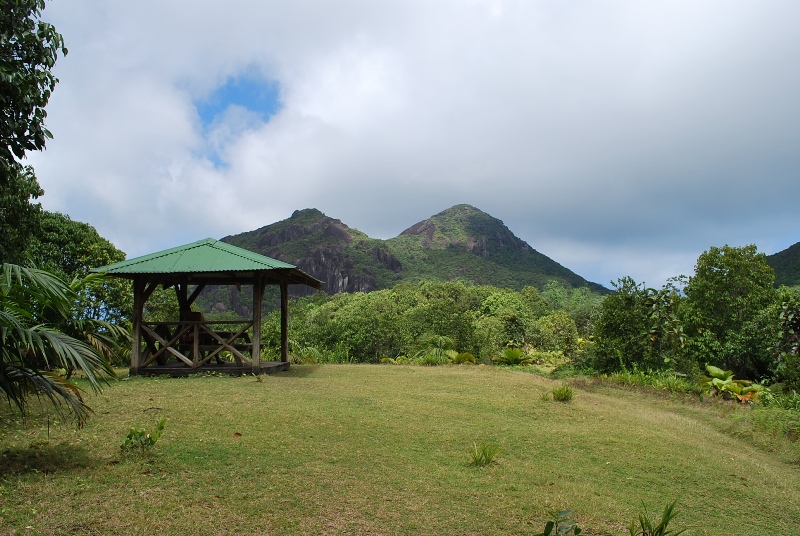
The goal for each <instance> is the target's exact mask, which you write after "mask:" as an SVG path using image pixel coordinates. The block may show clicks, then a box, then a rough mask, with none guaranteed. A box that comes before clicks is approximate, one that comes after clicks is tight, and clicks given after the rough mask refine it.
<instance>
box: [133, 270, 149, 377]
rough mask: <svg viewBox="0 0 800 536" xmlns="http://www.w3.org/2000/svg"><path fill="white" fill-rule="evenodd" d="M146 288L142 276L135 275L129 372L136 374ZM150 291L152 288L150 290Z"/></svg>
mask: <svg viewBox="0 0 800 536" xmlns="http://www.w3.org/2000/svg"><path fill="white" fill-rule="evenodd" d="M146 292H147V289H146V288H145V280H144V278H143V277H137V278H135V279H134V280H133V333H132V335H133V337H132V338H133V347H132V348H131V371H130V373H131V374H138V372H139V365H140V364H141V362H142V360H141V355H140V354H141V351H142V311H143V310H144V302H146V301H147V297H146V296H145V294H146ZM150 292H152V290H151V291H150Z"/></svg>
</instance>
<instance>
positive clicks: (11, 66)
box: [0, 0, 67, 263]
mask: <svg viewBox="0 0 800 536" xmlns="http://www.w3.org/2000/svg"><path fill="white" fill-rule="evenodd" d="M44 5H45V3H44V0H2V1H0V263H7V262H19V261H21V260H22V259H21V254H22V252H23V250H24V249H25V246H26V244H27V241H28V239H29V238H30V236H31V235H32V234H33V233H34V232H35V230H36V216H37V213H38V211H39V210H40V208H39V205H38V204H33V203H31V200H35V199H37V198H38V197H39V196H41V195H42V194H43V193H44V192H43V191H42V189H41V187H40V186H39V183H38V182H37V180H36V175H35V174H34V172H33V169H32V168H31V167H29V166H26V167H23V166H22V164H21V163H20V161H21V160H22V158H24V157H25V153H27V152H28V151H39V150H42V149H44V146H45V141H46V140H47V139H48V138H52V135H51V134H50V132H49V131H48V130H47V129H46V128H45V126H44V120H45V118H46V117H47V113H46V112H45V110H44V108H45V106H46V105H47V101H48V100H49V99H50V94H51V93H52V91H53V89H54V88H55V85H56V82H58V80H57V79H56V77H55V76H53V73H52V69H53V66H54V65H55V62H56V59H57V58H58V54H59V53H62V54H66V53H67V49H66V48H65V47H64V39H63V38H62V37H61V35H60V34H59V33H58V32H56V31H55V28H54V27H53V26H52V25H50V24H48V23H46V22H43V21H41V20H40V15H41V12H42V10H43V9H44Z"/></svg>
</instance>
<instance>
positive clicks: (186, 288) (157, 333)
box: [92, 238, 322, 376]
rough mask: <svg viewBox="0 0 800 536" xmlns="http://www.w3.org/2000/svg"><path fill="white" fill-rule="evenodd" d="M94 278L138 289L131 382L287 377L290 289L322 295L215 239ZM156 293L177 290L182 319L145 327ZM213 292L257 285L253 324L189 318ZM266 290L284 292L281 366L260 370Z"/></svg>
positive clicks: (288, 268)
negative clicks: (218, 375)
mask: <svg viewBox="0 0 800 536" xmlns="http://www.w3.org/2000/svg"><path fill="white" fill-rule="evenodd" d="M92 272H103V273H106V274H108V275H109V276H112V277H121V278H125V279H130V280H132V281H133V333H132V335H133V347H132V351H131V368H130V373H131V375H137V374H170V375H173V376H181V375H187V374H192V373H195V372H201V371H204V370H221V371H225V372H228V373H231V374H241V373H251V372H252V373H253V374H261V373H269V372H274V371H278V370H286V369H288V368H289V346H288V337H287V329H288V328H287V325H288V316H287V302H288V299H289V290H288V289H289V285H296V284H299V285H308V286H310V287H313V288H316V289H319V288H321V287H322V282H321V281H318V280H317V279H314V278H313V277H311V276H310V275H308V274H306V273H305V272H303V271H302V270H299V269H298V268H296V267H295V266H293V265H291V264H287V263H285V262H281V261H278V260H275V259H271V258H269V257H265V256H263V255H259V254H257V253H253V252H251V251H247V250H246V249H242V248H239V247H236V246H232V245H231V244H227V243H225V242H220V241H219V240H214V239H213V238H207V239H205V240H200V241H198V242H193V243H191V244H186V245H185V246H179V247H175V248H172V249H166V250H164V251H159V252H157V253H151V254H149V255H144V256H142V257H136V258H134V259H130V260H126V261H122V262H118V263H115V264H110V265H108V266H103V267H101V268H95V269H93V270H92ZM159 285H161V286H162V287H163V288H164V289H167V288H170V287H172V288H174V289H175V295H176V298H177V300H178V306H179V308H180V311H181V317H180V319H175V320H173V321H169V322H145V321H144V318H143V310H144V305H145V303H146V302H147V299H148V298H149V297H150V296H151V295H152V293H153V291H154V290H156V288H157V287H158V286H159ZM208 285H235V286H236V287H237V288H239V289H241V286H242V285H252V287H253V308H252V309H253V315H252V316H253V317H252V318H251V319H249V320H248V319H243V320H226V321H222V320H205V319H204V318H203V315H202V314H200V313H196V312H190V311H191V305H192V303H194V301H195V300H196V299H197V297H198V296H199V295H200V293H201V292H202V291H203V289H204V288H206V286H208ZM267 285H279V286H280V296H281V299H280V301H281V360H280V361H277V362H261V306H262V302H263V298H264V289H265V288H266V286H267ZM190 291H191V293H190ZM251 328H252V339H251V336H250V331H251ZM222 352H227V353H228V354H229V355H230V356H231V357H232V358H233V362H230V361H222V360H221V359H220V358H221V357H222ZM173 358H174V360H173Z"/></svg>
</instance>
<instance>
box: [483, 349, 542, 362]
mask: <svg viewBox="0 0 800 536" xmlns="http://www.w3.org/2000/svg"><path fill="white" fill-rule="evenodd" d="M492 361H494V362H495V363H497V364H499V365H530V364H531V363H532V362H533V359H532V358H531V356H529V355H525V353H524V352H523V351H522V350H520V349H519V348H506V349H505V350H503V352H502V353H501V354H500V355H498V356H495V357H493V358H492Z"/></svg>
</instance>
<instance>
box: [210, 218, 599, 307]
mask: <svg viewBox="0 0 800 536" xmlns="http://www.w3.org/2000/svg"><path fill="white" fill-rule="evenodd" d="M222 240H223V241H224V242H228V243H230V244H233V245H236V246H239V247H242V248H245V249H248V250H250V251H254V252H256V253H260V254H262V255H266V256H268V257H272V258H275V259H279V260H282V261H284V262H288V263H291V264H294V265H295V266H297V267H298V268H300V269H301V270H303V271H304V272H306V273H308V274H310V275H312V276H314V277H316V278H317V279H319V280H321V281H323V282H324V287H323V288H324V290H325V292H327V293H329V294H333V293H339V292H369V291H371V290H377V289H382V288H390V287H392V286H394V285H395V284H397V283H398V282H400V281H404V282H412V283H413V282H417V281H421V280H425V279H427V280H438V281H450V280H464V281H472V282H475V283H478V284H485V285H495V286H498V287H507V288H513V289H521V288H522V287H524V286H526V285H530V286H535V287H538V288H540V289H541V288H544V286H545V285H546V284H547V282H548V281H550V280H551V279H557V280H560V281H563V282H564V283H566V284H568V285H569V286H572V287H583V286H588V287H590V288H591V289H592V290H595V291H598V292H608V289H605V288H604V287H602V286H601V285H598V284H597V283H591V282H589V281H587V280H585V279H584V278H582V277H580V276H579V275H577V274H575V273H574V272H572V271H570V270H569V269H567V268H565V267H563V266H561V265H560V264H558V263H557V262H555V261H554V260H552V259H550V258H549V257H547V256H545V255H543V254H542V253H539V252H538V251H536V250H535V249H533V248H532V247H530V246H529V245H528V244H527V243H525V242H524V241H523V240H521V239H520V238H518V237H516V236H515V235H514V233H512V232H511V231H510V230H509V229H508V227H506V226H505V225H504V224H503V222H502V221H500V220H498V219H497V218H494V217H492V216H490V215H489V214H486V213H485V212H482V211H480V210H478V209H477V208H475V207H472V206H470V205H456V206H454V207H452V208H449V209H447V210H445V211H443V212H440V213H439V214H436V215H435V216H432V217H431V218H429V219H427V220H424V221H421V222H419V223H416V224H414V225H412V226H411V227H409V228H408V229H406V230H405V231H403V232H402V233H401V234H400V235H399V236H397V237H395V238H391V239H389V240H378V239H374V238H370V237H369V236H367V235H366V234H365V233H363V232H361V231H359V230H357V229H352V228H350V227H348V226H347V225H345V224H344V223H342V222H341V220H337V219H334V218H330V217H328V216H326V215H325V214H323V213H322V212H320V211H319V210H316V209H305V210H297V211H295V212H294V214H292V215H291V217H289V218H288V219H286V220H283V221H280V222H277V223H273V224H271V225H267V226H265V227H261V228H260V229H256V230H254V231H249V232H245V233H241V234H238V235H233V236H226V237H225V238H223V239H222ZM293 290H300V289H293ZM301 293H302V291H301Z"/></svg>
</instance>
